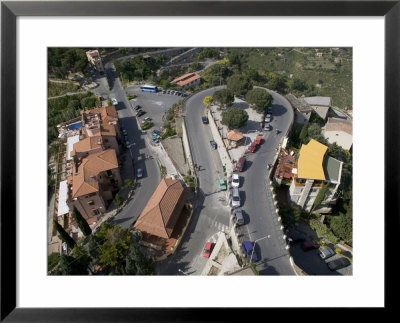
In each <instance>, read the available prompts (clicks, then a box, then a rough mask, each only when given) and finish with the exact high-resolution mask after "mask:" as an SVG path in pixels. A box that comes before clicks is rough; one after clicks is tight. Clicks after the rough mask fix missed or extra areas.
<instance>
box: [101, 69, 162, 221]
mask: <svg viewBox="0 0 400 323" xmlns="http://www.w3.org/2000/svg"><path fill="white" fill-rule="evenodd" d="M104 67H105V71H106V74H107V77H108V80H109V83H110V84H112V89H111V91H108V93H98V94H99V95H102V96H105V97H109V98H113V97H114V98H116V99H117V101H118V110H117V111H118V117H119V120H120V123H121V125H122V126H124V127H125V128H126V129H127V132H128V140H129V141H130V143H131V144H132V146H131V148H130V150H131V153H132V154H131V156H132V157H133V161H134V165H135V171H136V169H137V168H141V169H142V170H143V178H140V179H138V180H137V187H136V188H135V191H134V194H133V195H132V196H131V198H130V199H129V200H128V202H127V203H126V205H125V207H124V208H123V209H122V211H121V212H119V213H118V214H117V215H116V216H115V218H114V219H113V223H116V224H118V225H120V226H122V227H125V228H127V227H129V225H130V224H131V223H132V222H133V221H134V220H136V219H137V218H138V217H139V215H140V213H141V212H142V210H143V209H144V207H145V205H146V203H147V201H148V200H149V199H150V197H151V195H152V194H153V192H154V190H155V189H156V187H157V185H158V184H159V182H160V179H161V177H160V170H159V168H158V165H157V163H156V161H155V160H154V159H145V155H149V154H150V152H149V150H148V149H147V147H146V144H145V140H144V136H145V135H144V134H142V131H141V130H140V129H139V128H138V125H137V122H136V117H135V116H134V113H133V111H132V109H131V108H130V105H129V102H128V100H127V98H126V94H125V90H124V89H123V88H122V85H121V82H120V80H119V79H118V78H117V77H116V74H115V70H114V67H113V66H112V64H111V62H108V63H106V64H105V66H104ZM104 81H105V80H104V79H103V82H102V83H104ZM100 88H101V89H102V91H103V92H107V89H105V87H104V86H102V87H100ZM93 92H95V91H93ZM127 162H129V161H127Z"/></svg>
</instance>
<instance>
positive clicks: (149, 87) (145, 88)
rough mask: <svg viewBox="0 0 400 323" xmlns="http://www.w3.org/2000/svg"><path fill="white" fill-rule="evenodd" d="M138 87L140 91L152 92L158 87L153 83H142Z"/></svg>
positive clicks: (155, 91)
mask: <svg viewBox="0 0 400 323" xmlns="http://www.w3.org/2000/svg"><path fill="white" fill-rule="evenodd" d="M140 89H141V90H142V92H153V93H157V91H158V89H157V86H155V85H146V84H145V85H142V86H141V87H140Z"/></svg>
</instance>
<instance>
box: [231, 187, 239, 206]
mask: <svg viewBox="0 0 400 323" xmlns="http://www.w3.org/2000/svg"><path fill="white" fill-rule="evenodd" d="M232 206H233V207H240V194H239V189H238V188H237V187H234V188H233V190H232Z"/></svg>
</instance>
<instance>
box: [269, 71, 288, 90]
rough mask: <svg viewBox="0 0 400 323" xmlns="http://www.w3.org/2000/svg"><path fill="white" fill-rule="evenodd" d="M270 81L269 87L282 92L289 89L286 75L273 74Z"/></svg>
mask: <svg viewBox="0 0 400 323" xmlns="http://www.w3.org/2000/svg"><path fill="white" fill-rule="evenodd" d="M271 76H272V77H270V79H269V81H268V84H267V86H268V88H270V89H273V90H276V91H278V92H281V93H286V90H287V87H288V86H287V77H286V76H284V75H275V74H274V75H271Z"/></svg>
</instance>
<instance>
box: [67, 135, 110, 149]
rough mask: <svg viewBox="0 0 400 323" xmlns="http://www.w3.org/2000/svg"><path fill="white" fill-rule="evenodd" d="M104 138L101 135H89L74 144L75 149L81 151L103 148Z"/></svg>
mask: <svg viewBox="0 0 400 323" xmlns="http://www.w3.org/2000/svg"><path fill="white" fill-rule="evenodd" d="M102 140H103V139H102V137H101V136H93V137H87V138H85V139H83V140H81V141H79V142H77V143H75V144H74V151H76V152H80V153H81V152H86V151H90V150H93V149H97V148H101V143H102Z"/></svg>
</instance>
